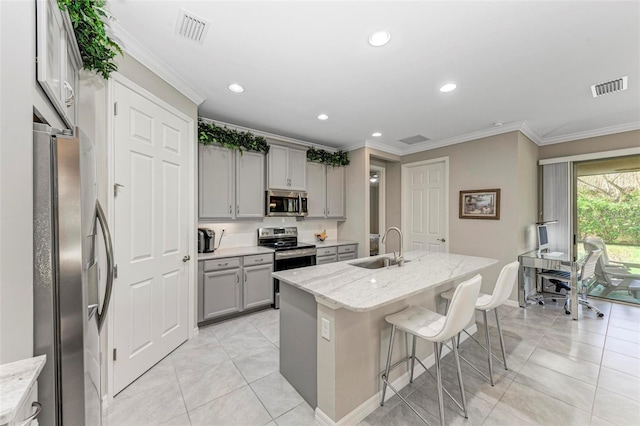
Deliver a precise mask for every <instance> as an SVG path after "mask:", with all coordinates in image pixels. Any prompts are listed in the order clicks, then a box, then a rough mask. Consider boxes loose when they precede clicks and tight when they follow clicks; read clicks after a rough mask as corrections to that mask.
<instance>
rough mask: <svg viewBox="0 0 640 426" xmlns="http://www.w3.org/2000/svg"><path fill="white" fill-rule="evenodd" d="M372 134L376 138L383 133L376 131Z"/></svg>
mask: <svg viewBox="0 0 640 426" xmlns="http://www.w3.org/2000/svg"><path fill="white" fill-rule="evenodd" d="M371 136H373V137H374V138H379V137H380V136H382V133H380V132H374V133H371Z"/></svg>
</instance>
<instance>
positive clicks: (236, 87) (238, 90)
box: [228, 83, 244, 93]
mask: <svg viewBox="0 0 640 426" xmlns="http://www.w3.org/2000/svg"><path fill="white" fill-rule="evenodd" d="M228 87H229V90H231V91H232V92H235V93H242V92H244V87H242V86H240V85H239V84H238V83H231V84H230V85H229V86H228Z"/></svg>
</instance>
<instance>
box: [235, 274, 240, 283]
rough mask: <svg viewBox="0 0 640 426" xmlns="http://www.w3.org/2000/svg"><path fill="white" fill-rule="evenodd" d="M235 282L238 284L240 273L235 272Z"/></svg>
mask: <svg viewBox="0 0 640 426" xmlns="http://www.w3.org/2000/svg"><path fill="white" fill-rule="evenodd" d="M236 282H237V283H239V282H240V273H239V272H236Z"/></svg>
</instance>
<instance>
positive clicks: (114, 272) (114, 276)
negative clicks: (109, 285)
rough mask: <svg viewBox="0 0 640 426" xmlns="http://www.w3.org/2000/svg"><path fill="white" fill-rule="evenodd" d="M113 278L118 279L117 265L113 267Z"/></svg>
mask: <svg viewBox="0 0 640 426" xmlns="http://www.w3.org/2000/svg"><path fill="white" fill-rule="evenodd" d="M113 278H118V265H113Z"/></svg>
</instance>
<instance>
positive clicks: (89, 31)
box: [58, 0, 122, 80]
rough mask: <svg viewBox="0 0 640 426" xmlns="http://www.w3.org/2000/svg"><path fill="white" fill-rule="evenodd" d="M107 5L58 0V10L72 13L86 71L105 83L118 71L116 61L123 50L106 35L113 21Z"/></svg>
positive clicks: (102, 0) (92, 0) (98, 1)
mask: <svg viewBox="0 0 640 426" xmlns="http://www.w3.org/2000/svg"><path fill="white" fill-rule="evenodd" d="M105 3H106V0H58V7H59V8H60V9H61V10H63V11H64V10H66V11H67V12H69V18H70V19H71V24H73V32H74V33H75V35H76V40H77V41H78V47H79V49H80V55H81V56H82V62H83V68H84V69H86V70H89V71H95V72H96V73H98V74H100V75H101V76H102V77H103V78H104V79H105V80H106V79H108V78H109V74H111V73H112V72H113V71H117V69H118V66H117V65H116V63H115V62H114V61H113V58H114V57H115V56H116V54H118V53H120V54H121V55H122V49H120V46H118V44H117V43H116V42H115V41H113V40H112V39H111V38H110V37H109V36H108V35H107V33H106V31H105V25H106V24H105V22H106V21H108V20H109V19H110V18H111V14H110V13H109V12H108V11H107V10H106V7H105Z"/></svg>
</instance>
